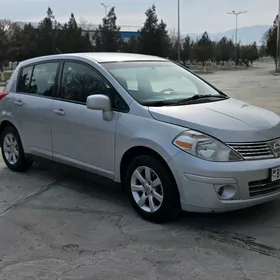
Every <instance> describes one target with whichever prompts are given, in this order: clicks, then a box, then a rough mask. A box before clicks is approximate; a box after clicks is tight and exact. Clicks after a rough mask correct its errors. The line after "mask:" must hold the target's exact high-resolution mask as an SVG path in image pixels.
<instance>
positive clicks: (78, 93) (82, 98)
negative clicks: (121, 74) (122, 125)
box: [60, 62, 126, 109]
mask: <svg viewBox="0 0 280 280" xmlns="http://www.w3.org/2000/svg"><path fill="white" fill-rule="evenodd" d="M93 94H104V95H107V96H108V97H109V98H110V99H111V102H112V107H113V109H124V107H125V106H126V104H125V103H124V101H123V100H122V98H120V96H119V95H118V93H117V92H116V91H115V89H114V88H112V87H111V86H110V85H109V84H108V83H107V82H106V81H105V79H104V78H103V77H102V76H101V75H100V74H99V73H98V72H96V71H95V70H93V68H92V67H90V66H88V65H86V64H83V63H79V62H65V63H64V67H63V71H62V78H61V86H60V98H62V99H64V100H69V101H74V102H78V103H82V104H85V103H86V100H87V97H88V96H89V95H93Z"/></svg>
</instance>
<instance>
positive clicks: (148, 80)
mask: <svg viewBox="0 0 280 280" xmlns="http://www.w3.org/2000/svg"><path fill="white" fill-rule="evenodd" d="M102 66H103V67H104V68H105V69H106V70H108V71H109V72H110V73H111V74H112V75H113V76H114V77H115V79H116V80H117V81H118V82H119V83H120V84H121V85H122V86H123V87H124V88H125V89H126V90H127V91H128V93H129V94H130V95H131V96H132V97H133V98H134V99H135V100H136V101H138V102H139V103H140V104H143V105H145V104H148V103H149V104H152V103H153V102H157V103H158V104H161V103H159V102H164V101H168V102H170V104H172V102H173V101H174V102H177V101H178V102H179V101H180V100H185V99H187V98H192V97H193V96H200V95H203V96H206V95H207V96H209V95H211V96H215V97H216V98H218V99H219V98H220V97H222V95H221V94H220V93H219V92H218V91H217V90H215V89H214V88H213V87H211V86H209V85H208V84H207V83H205V82H204V81H202V80H201V79H199V78H198V77H196V76H195V75H193V74H192V73H191V72H189V71H187V70H186V69H184V68H182V67H180V66H178V65H177V64H175V63H172V62H169V61H147V62H146V61H138V62H118V63H103V65H102Z"/></svg>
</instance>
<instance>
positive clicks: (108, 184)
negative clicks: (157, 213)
mask: <svg viewBox="0 0 280 280" xmlns="http://www.w3.org/2000/svg"><path fill="white" fill-rule="evenodd" d="M32 169H33V170H34V172H38V171H39V172H46V173H48V176H52V177H53V178H54V180H56V181H57V182H58V183H59V184H60V185H61V186H63V187H66V188H69V189H71V190H73V191H75V192H78V193H83V194H86V195H88V196H92V197H95V198H101V199H103V200H105V201H108V202H111V201H114V203H115V204H117V205H120V206H122V207H125V209H126V210H127V212H128V213H130V212H131V213H132V214H134V211H133V209H132V207H131V206H130V203H129V201H128V199H127V196H126V194H125V191H124V190H123V188H122V187H121V186H120V185H118V184H115V183H114V182H112V181H111V180H108V179H104V178H102V177H99V176H96V175H94V174H92V173H90V172H87V171H83V170H80V169H77V168H72V167H69V166H65V165H62V164H57V163H52V162H40V163H36V164H35V165H34V166H33V168H32ZM31 172H33V171H31ZM67 182H71V183H70V184H67ZM278 215H279V217H280V203H279V200H276V201H271V202H268V203H265V204H261V205H257V206H254V207H250V208H246V209H243V210H237V211H232V212H226V213H190V212H182V213H181V215H180V216H179V217H178V219H176V220H174V221H172V222H170V223H167V224H165V226H166V227H168V226H169V225H170V226H171V227H173V226H174V225H176V226H180V227H184V226H191V227H194V228H200V229H207V230H215V231H217V230H218V231H224V230H229V231H232V230H236V231H238V229H239V228H242V229H243V230H244V229H245V230H246V228H252V227H266V226H268V227H269V226H272V225H273V227H277V224H276V223H275V219H276V220H278V219H277V216H278ZM279 229H280V219H279Z"/></svg>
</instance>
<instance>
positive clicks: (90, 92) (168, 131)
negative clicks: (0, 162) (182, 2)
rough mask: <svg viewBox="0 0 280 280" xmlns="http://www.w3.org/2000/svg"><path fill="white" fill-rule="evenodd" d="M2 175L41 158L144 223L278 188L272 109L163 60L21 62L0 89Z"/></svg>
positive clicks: (277, 124)
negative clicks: (80, 176)
mask: <svg viewBox="0 0 280 280" xmlns="http://www.w3.org/2000/svg"><path fill="white" fill-rule="evenodd" d="M0 111H1V115H0V123H1V125H0V133H1V151H2V156H3V159H4V161H5V163H6V165H7V166H8V167H9V168H10V169H11V170H13V171H18V172H19V171H25V170H27V169H28V168H29V167H30V166H31V165H32V161H33V160H34V158H38V157H41V158H45V159H49V160H53V161H55V162H60V163H63V164H68V165H71V166H74V167H78V168H81V169H84V170H88V171H90V172H93V173H95V174H97V175H101V176H104V177H107V178H109V179H111V180H113V181H115V182H117V183H122V185H123V186H124V187H125V189H126V190H127V193H128V195H129V197H130V200H131V203H132V205H133V207H134V209H135V210H136V211H137V212H138V213H139V214H140V215H141V216H142V217H143V218H145V219H147V220H150V221H154V222H163V221H167V220H170V219H171V218H174V217H175V216H176V215H178V214H179V212H180V211H181V210H185V211H195V212H222V211H231V210H236V209H241V208H246V207H249V206H253V205H256V204H260V203H264V202H267V201H271V200H273V199H276V198H278V197H279V196H280V117H279V116H278V115H276V114H274V113H272V112H270V111H267V110H264V109H262V108H258V107H255V106H252V105H250V104H247V103H245V102H242V101H238V100H235V99H233V98H229V97H228V96H226V95H225V94H224V93H222V92H221V91H220V90H218V89H217V88H215V87H214V86H212V85H210V84H209V83H207V82H206V81H204V80H203V79H201V78H200V77H198V76H196V75H195V74H194V73H192V72H191V71H189V70H188V69H186V68H184V67H183V66H181V65H177V64H176V63H174V62H171V61H168V60H166V59H162V58H158V57H153V56H144V55H137V54H122V53H82V54H65V55H54V56H46V57H39V58H34V59H30V60H27V61H24V62H22V63H20V64H19V66H18V67H17V68H16V70H15V71H14V73H13V75H12V77H11V79H10V80H9V82H8V84H7V86H6V87H5V89H4V92H2V93H1V94H0Z"/></svg>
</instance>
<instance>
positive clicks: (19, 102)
mask: <svg viewBox="0 0 280 280" xmlns="http://www.w3.org/2000/svg"><path fill="white" fill-rule="evenodd" d="M15 104H16V105H17V106H22V105H23V103H22V101H21V100H16V101H15Z"/></svg>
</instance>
